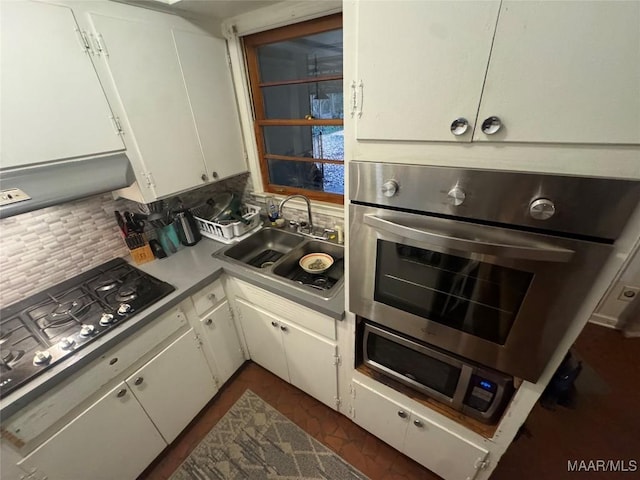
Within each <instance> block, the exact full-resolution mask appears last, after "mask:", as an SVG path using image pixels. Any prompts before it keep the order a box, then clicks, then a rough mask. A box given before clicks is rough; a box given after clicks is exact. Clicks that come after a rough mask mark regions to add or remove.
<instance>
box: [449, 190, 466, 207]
mask: <svg viewBox="0 0 640 480" xmlns="http://www.w3.org/2000/svg"><path fill="white" fill-rule="evenodd" d="M447 196H448V197H449V203H450V204H451V205H454V206H456V207H458V206H460V205H462V204H463V203H464V201H465V199H466V198H467V194H466V193H465V192H464V190H462V189H461V188H460V187H453V188H452V189H451V190H449V193H447Z"/></svg>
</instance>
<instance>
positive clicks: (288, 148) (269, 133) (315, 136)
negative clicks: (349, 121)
mask: <svg viewBox="0 0 640 480" xmlns="http://www.w3.org/2000/svg"><path fill="white" fill-rule="evenodd" d="M263 132H264V143H265V145H264V146H265V150H266V153H267V154H272V155H287V156H289V157H308V158H318V159H326V160H343V159H344V127H342V126H308V127H307V126H282V127H263Z"/></svg>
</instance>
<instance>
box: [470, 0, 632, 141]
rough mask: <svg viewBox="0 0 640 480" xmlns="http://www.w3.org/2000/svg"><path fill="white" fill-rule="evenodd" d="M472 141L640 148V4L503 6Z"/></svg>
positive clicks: (505, 3)
mask: <svg viewBox="0 0 640 480" xmlns="http://www.w3.org/2000/svg"><path fill="white" fill-rule="evenodd" d="M490 116H497V117H499V118H500V119H501V120H502V123H503V128H502V129H501V130H500V131H498V132H497V133H495V134H493V135H486V134H484V133H483V132H482V131H481V129H480V124H481V123H482V121H483V119H485V118H487V117H490ZM474 140H486V141H495V140H500V141H510V142H562V143H568V142H576V143H640V2H545V1H538V2H521V1H510V0H505V1H503V2H502V8H501V10H500V20H499V21H498V26H497V29H496V36H495V41H494V44H493V49H492V52H491V62H490V64H489V70H488V73H487V80H486V82H485V87H484V92H483V95H482V104H481V105H480V110H479V114H478V121H477V125H476V130H475V133H474Z"/></svg>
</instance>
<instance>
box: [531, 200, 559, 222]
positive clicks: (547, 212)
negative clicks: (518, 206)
mask: <svg viewBox="0 0 640 480" xmlns="http://www.w3.org/2000/svg"><path fill="white" fill-rule="evenodd" d="M555 213H556V206H555V204H554V203H553V202H552V201H551V200H549V199H548V198H538V199H536V200H534V201H533V202H531V205H529V215H531V217H533V218H535V219H536V220H548V219H550V218H551V217H553V216H554V215H555Z"/></svg>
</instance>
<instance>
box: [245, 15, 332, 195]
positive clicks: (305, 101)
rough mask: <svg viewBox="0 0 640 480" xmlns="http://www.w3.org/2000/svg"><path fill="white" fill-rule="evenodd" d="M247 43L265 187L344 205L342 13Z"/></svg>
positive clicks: (264, 34) (263, 34) (258, 36)
mask: <svg viewBox="0 0 640 480" xmlns="http://www.w3.org/2000/svg"><path fill="white" fill-rule="evenodd" d="M243 42H244V48H245V55H246V59H247V69H248V72H249V80H250V83H251V93H252V97H253V108H254V115H255V123H254V126H255V134H256V141H257V144H258V152H259V155H260V170H261V174H262V181H263V185H264V189H265V191H267V192H273V193H282V194H285V195H289V194H293V193H302V194H304V195H307V196H308V197H309V198H313V199H316V200H322V201H327V202H333V203H343V193H344V135H343V132H344V126H343V119H344V108H343V94H342V15H340V14H337V15H332V16H329V17H323V18H319V19H315V20H311V21H308V22H303V23H298V24H295V25H290V26H287V27H282V28H278V29H275V30H269V31H266V32H261V33H257V34H254V35H249V36H246V37H244V38H243Z"/></svg>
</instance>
